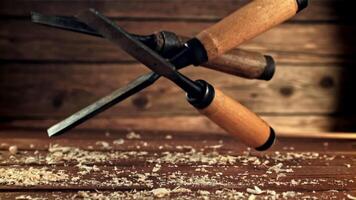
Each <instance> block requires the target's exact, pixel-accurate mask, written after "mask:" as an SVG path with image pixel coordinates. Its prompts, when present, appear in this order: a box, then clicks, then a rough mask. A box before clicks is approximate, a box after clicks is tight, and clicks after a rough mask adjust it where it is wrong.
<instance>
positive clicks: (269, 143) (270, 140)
mask: <svg viewBox="0 0 356 200" xmlns="http://www.w3.org/2000/svg"><path fill="white" fill-rule="evenodd" d="M269 130H270V131H269V137H268V139H267V141H266V142H265V143H264V144H263V145H261V146H259V147H257V148H255V149H256V150H257V151H264V150H267V149H269V148H270V147H271V146H272V145H273V143H274V141H275V139H276V133H275V132H274V130H273V128H271V127H270V128H269Z"/></svg>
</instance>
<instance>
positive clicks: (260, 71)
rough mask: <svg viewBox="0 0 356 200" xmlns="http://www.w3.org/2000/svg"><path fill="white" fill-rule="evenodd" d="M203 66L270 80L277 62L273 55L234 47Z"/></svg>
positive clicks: (241, 75) (251, 77)
mask: <svg viewBox="0 0 356 200" xmlns="http://www.w3.org/2000/svg"><path fill="white" fill-rule="evenodd" d="M201 66H203V67H206V68H210V69H213V70H217V71H221V72H224V73H228V74H232V75H236V76H240V77H244V78H248V79H260V80H270V79H271V78H272V77H273V75H274V72H275V62H274V60H273V58H272V57H271V56H266V55H262V54H260V53H257V52H252V51H246V50H242V49H234V50H232V51H229V52H227V53H226V54H223V55H221V56H219V57H217V58H215V59H213V60H211V61H208V62H206V63H203V64H201Z"/></svg>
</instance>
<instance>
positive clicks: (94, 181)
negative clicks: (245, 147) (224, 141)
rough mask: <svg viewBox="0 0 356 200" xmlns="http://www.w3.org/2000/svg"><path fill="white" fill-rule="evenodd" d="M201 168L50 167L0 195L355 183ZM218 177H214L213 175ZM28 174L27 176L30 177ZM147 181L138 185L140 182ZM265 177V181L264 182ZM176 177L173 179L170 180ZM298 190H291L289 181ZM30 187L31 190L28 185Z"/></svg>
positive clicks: (334, 175) (317, 172)
mask: <svg viewBox="0 0 356 200" xmlns="http://www.w3.org/2000/svg"><path fill="white" fill-rule="evenodd" d="M204 166H205V165H203V166H197V167H195V166H187V167H182V166H175V165H165V164H162V165H161V168H160V170H159V171H157V172H152V169H153V167H154V165H151V166H127V167H121V166H117V167H116V168H115V167H114V166H100V167H98V170H93V171H90V172H89V173H85V174H81V173H80V172H81V170H80V169H79V170H78V168H77V167H51V169H48V168H43V167H42V166H41V167H32V168H31V170H33V171H32V172H33V173H36V172H38V173H44V174H48V175H49V176H53V177H56V178H49V180H46V179H45V178H43V179H42V180H41V179H35V180H34V181H32V180H31V182H29V183H27V182H26V180H24V179H26V177H19V179H20V180H24V182H17V179H18V178H10V179H5V181H8V182H5V184H6V185H3V186H1V187H0V190H20V189H31V190H35V189H41V190H51V189H52V190H53V189H56V190H58V189H73V190H92V189H98V190H109V189H110V190H129V189H141V190H142V189H152V188H158V187H163V188H169V189H173V188H176V187H184V188H187V187H188V188H194V189H214V188H219V189H222V188H226V189H235V190H239V191H243V190H246V188H247V187H252V188H253V187H254V186H255V185H261V186H263V188H268V189H270V190H274V191H288V190H294V191H312V190H322V191H327V190H333V189H334V190H347V189H349V190H355V189H356V183H355V182H354V181H353V180H354V177H355V174H354V173H353V172H354V171H355V170H356V167H350V168H346V167H335V166H332V167H327V166H326V167H321V166H317V167H312V166H303V167H302V168H293V166H290V168H289V169H293V170H294V171H293V172H290V173H286V174H288V175H287V177H282V178H278V180H277V178H276V175H275V174H273V176H272V175H270V176H268V175H267V174H266V170H267V169H266V168H265V169H263V168H261V169H257V168H253V167H248V166H246V167H242V166H232V167H228V166H224V167H219V168H214V167H213V166H209V167H206V168H207V169H208V171H209V172H200V171H196V169H197V168H204ZM27 170H28V168H27V167H17V166H11V167H3V166H0V171H2V172H4V173H3V174H1V175H0V177H7V176H8V174H9V173H11V172H12V173H13V172H15V173H18V174H23V173H26V171H27ZM219 172H220V173H222V175H216V173H219ZM30 173H31V172H30ZM143 174H148V175H146V176H147V178H146V179H144V181H142V180H141V179H142V178H141V176H139V175H143ZM264 175H265V176H264ZM174 176H176V178H174ZM292 179H293V180H294V181H296V182H299V183H300V184H292V183H291V180H292ZM32 183H33V184H32Z"/></svg>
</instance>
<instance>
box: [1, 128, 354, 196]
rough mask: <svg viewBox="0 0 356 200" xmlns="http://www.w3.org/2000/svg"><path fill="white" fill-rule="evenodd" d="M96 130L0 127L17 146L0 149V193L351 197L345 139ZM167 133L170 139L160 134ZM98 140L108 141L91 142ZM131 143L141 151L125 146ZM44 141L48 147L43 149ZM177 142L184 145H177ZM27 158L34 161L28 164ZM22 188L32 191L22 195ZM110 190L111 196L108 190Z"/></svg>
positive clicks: (350, 152)
mask: <svg viewBox="0 0 356 200" xmlns="http://www.w3.org/2000/svg"><path fill="white" fill-rule="evenodd" d="M102 132H104V130H97V131H94V132H91V133H90V134H88V133H89V132H88V131H81V132H76V134H72V135H70V134H67V135H62V136H60V137H56V138H53V139H48V138H45V136H44V135H42V134H39V132H38V131H35V130H34V131H28V130H27V131H18V130H2V131H0V137H1V138H2V139H3V141H4V142H6V143H7V144H5V145H4V144H2V145H1V148H3V149H4V148H7V147H8V146H9V145H14V144H15V145H18V146H19V150H18V152H17V153H16V154H15V155H12V156H10V155H9V152H6V151H0V155H1V158H0V159H1V160H2V161H3V162H2V164H1V165H0V172H1V173H0V197H2V198H5V197H13V196H15V197H16V196H20V195H18V194H19V192H22V193H21V194H24V195H30V196H31V197H32V196H33V197H39V196H41V195H45V196H46V197H49V198H50V199H51V198H52V197H51V195H56V194H61V193H62V192H64V193H65V194H64V195H75V194H77V195H79V196H80V195H81V194H82V195H89V196H90V195H91V194H88V193H85V194H83V193H78V191H79V190H89V191H94V190H95V192H96V193H97V194H96V195H99V194H98V193H99V192H100V191H102V192H104V193H105V195H109V196H110V197H113V196H112V195H116V197H117V195H119V194H118V193H121V195H134V194H122V193H124V192H123V191H124V190H133V189H138V190H139V191H142V192H134V191H133V192H132V193H135V195H136V198H137V195H146V196H147V197H152V196H153V195H154V194H153V191H152V190H153V189H156V188H165V189H164V190H165V191H168V193H171V195H172V196H171V197H174V196H175V195H176V196H179V197H182V196H185V195H189V196H190V197H191V198H194V197H196V196H197V195H198V196H199V195H203V196H204V195H205V196H206V195H208V196H209V197H212V198H215V196H214V195H218V196H216V198H217V199H218V198H219V197H220V198H221V197H222V196H219V195H238V194H239V193H240V194H239V195H240V197H241V198H242V197H245V198H248V196H250V195H251V193H248V192H246V191H248V190H247V188H254V186H258V187H259V188H261V189H262V190H263V191H264V193H263V194H261V195H258V196H257V198H273V197H274V198H277V197H283V198H288V197H290V198H298V197H307V196H310V195H313V196H315V197H325V198H327V197H335V198H336V197H339V196H342V197H344V196H347V195H352V194H353V191H355V189H356V182H355V181H354V179H355V176H356V174H355V172H356V165H355V162H356V159H355V158H356V154H355V152H354V150H352V149H354V148H355V147H356V146H355V145H354V144H353V143H350V141H347V140H344V141H334V140H312V139H301V140H291V139H281V140H279V141H278V142H277V143H276V146H275V147H274V148H273V149H271V150H270V151H267V152H255V151H252V150H250V149H246V148H242V147H241V146H240V145H239V143H236V142H233V141H232V140H231V138H230V137H229V136H224V135H220V134H215V135H210V136H208V135H207V134H206V133H193V132H186V133H184V132H181V133H179V132H171V133H162V132H156V133H154V132H147V131H143V132H136V133H135V134H133V133H131V134H130V135H131V136H133V135H135V138H132V137H129V136H128V135H127V134H128V133H130V132H129V131H123V130H122V131H113V132H109V133H106V134H102ZM167 134H169V135H170V136H171V137H170V138H167ZM84 136H86V138H85V139H83V137H84ZM219 137H220V140H222V142H219V140H218V138H219ZM118 138H121V139H123V140H124V143H121V144H118V146H120V147H121V148H122V149H120V147H118V146H116V145H114V144H112V141H113V140H114V139H118ZM189 139H190V140H189ZM98 141H100V143H101V144H103V143H104V142H108V145H97V144H95V143H96V142H98ZM205 141H206V142H205ZM214 141H215V143H214ZM133 142H137V143H136V145H139V146H140V148H142V149H139V150H131V151H130V148H131V147H130V146H131V145H133V144H134V143H133ZM180 142H182V143H180ZM189 142H191V143H189ZM31 143H35V144H34V145H33V146H32V148H31V147H30V148H28V147H26V145H29V144H31ZM49 143H52V146H51V147H50V149H49V151H46V150H45V149H46V148H45V147H47V148H48V146H49ZM139 143H140V144H139ZM145 143H146V144H145ZM183 143H186V145H185V146H181V148H178V147H179V146H180V145H181V144H183ZM325 143H328V145H325ZM55 144H59V146H57V145H55ZM217 144H219V145H217ZM62 145H68V146H62ZM160 145H162V146H164V147H162V148H160ZM169 145H170V146H172V147H173V146H175V147H176V149H174V148H168V146H169ZM69 146H71V147H69ZM90 146H93V148H89V147H90ZM213 146H214V147H213ZM111 147H113V148H112V149H108V148H111ZM117 147H118V148H117ZM292 147H293V148H292ZM26 148H27V150H26ZM37 149H39V151H38V150H37ZM41 149H42V150H41ZM236 149H240V150H239V151H234V150H236ZM36 150H37V151H36ZM309 150H311V151H309ZM339 150H341V151H339ZM32 156H33V157H35V158H34V159H35V162H27V161H26V160H28V158H31V157H32ZM25 159H26V160H25ZM37 161H38V162H37ZM267 161H268V162H267ZM78 163H81V164H79V165H78ZM177 187H179V188H185V190H182V191H184V192H182V191H181V192H177V191H176V192H174V191H175V190H174V188H177ZM29 189H31V190H32V191H37V192H36V193H31V192H28V191H29ZM25 190H27V191H25ZM98 190H99V191H98ZM199 190H204V191H203V192H202V191H199ZM217 190H222V191H221V192H216V191H217ZM114 191H116V192H118V193H115V194H113V192H114ZM207 191H210V193H207ZM110 193H112V194H110ZM197 193H198V194H197ZM276 193H277V194H278V195H279V196H278V195H277V194H276ZM209 194H210V195H209ZM93 195H95V194H93ZM241 195H242V196H241ZM79 196H77V197H78V198H79ZM62 197H63V195H62ZM53 198H54V197H53ZM290 198H289V199H290Z"/></svg>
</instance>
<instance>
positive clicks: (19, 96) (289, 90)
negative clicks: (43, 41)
mask: <svg viewBox="0 0 356 200" xmlns="http://www.w3.org/2000/svg"><path fill="white" fill-rule="evenodd" d="M0 70H1V73H0V77H1V78H0V87H1V90H0V94H1V96H2V98H0V106H1V107H2V109H1V111H0V113H1V115H2V116H3V117H5V116H8V117H49V116H50V117H60V118H63V117H64V116H67V115H69V114H71V113H73V112H75V111H77V110H79V109H80V108H82V107H84V106H86V105H88V104H90V103H92V102H94V101H95V100H97V99H98V98H100V97H102V96H104V95H106V94H108V93H110V92H112V91H113V90H115V89H117V88H119V87H121V86H124V85H125V84H127V83H128V82H129V81H130V80H133V79H134V78H135V77H136V76H138V75H139V74H142V73H143V72H147V69H145V67H143V66H140V65H136V64H71V65H68V64H26V65H22V64H5V65H2V66H1V68H0ZM354 71H355V70H354V69H353V68H348V67H344V68H338V67H328V66H313V67H310V68H308V70H306V68H303V67H294V66H290V65H280V66H279V68H278V71H277V73H276V75H275V77H274V79H273V80H271V81H269V82H264V81H253V80H245V79H240V78H236V77H234V76H228V75H225V74H222V73H219V72H215V71H212V70H208V69H203V68H201V69H197V68H189V69H186V70H184V73H185V74H186V75H187V76H189V77H191V78H192V79H200V78H204V79H205V80H207V81H209V82H210V83H211V84H213V85H214V86H215V87H217V88H220V89H221V90H223V91H224V92H226V93H227V94H228V95H230V96H232V97H233V98H235V99H237V100H238V101H240V102H241V103H242V104H244V105H246V106H247V107H248V108H250V109H252V110H253V111H255V112H257V113H262V114H274V113H278V114H293V115H294V114H305V113H308V114H310V113H313V114H331V113H353V112H354V111H355V110H356V107H355V105H354V104H353V103H352V102H354V101H355V97H354V96H353V95H351V94H352V91H353V88H352V85H353V80H354V79H353V77H351V74H354ZM44 91H45V92H44ZM335 94H338V96H336V95H335ZM184 95H185V94H184V93H183V92H182V91H181V90H180V89H179V88H178V87H176V86H175V85H173V84H172V83H170V82H169V81H167V80H165V79H161V80H159V81H158V82H157V83H156V84H155V85H154V86H151V87H149V88H147V89H146V90H145V91H143V92H141V93H139V94H137V95H135V96H134V97H132V98H130V99H129V100H127V101H124V102H122V103H120V104H119V105H117V106H115V107H113V108H111V109H109V110H108V111H106V112H105V113H104V114H103V116H110V117H117V116H120V117H127V116H156V117H158V116H160V117H161V116H172V115H197V112H196V110H195V109H193V108H192V107H191V106H190V105H189V104H188V103H187V102H186V100H185V96H184ZM339 99H344V101H342V104H343V105H342V106H339V103H340V102H339ZM281 123H283V122H281Z"/></svg>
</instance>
